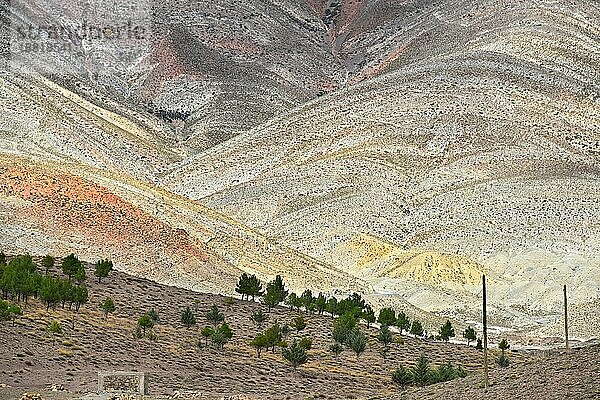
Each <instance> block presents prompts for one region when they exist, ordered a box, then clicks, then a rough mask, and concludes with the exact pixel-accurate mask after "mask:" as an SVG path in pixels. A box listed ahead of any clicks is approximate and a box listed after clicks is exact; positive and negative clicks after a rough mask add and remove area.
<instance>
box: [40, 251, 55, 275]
mask: <svg viewBox="0 0 600 400" xmlns="http://www.w3.org/2000/svg"><path fill="white" fill-rule="evenodd" d="M54 262H55V259H54V257H52V256H51V255H50V254H48V255H45V256H44V258H42V267H44V270H45V271H46V275H48V272H49V271H50V268H53V267H54Z"/></svg>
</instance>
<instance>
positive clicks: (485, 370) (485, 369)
mask: <svg viewBox="0 0 600 400" xmlns="http://www.w3.org/2000/svg"><path fill="white" fill-rule="evenodd" d="M482 281H483V374H484V381H483V386H484V387H485V388H487V387H488V384H489V377H488V346H487V345H488V343H487V304H486V302H487V300H486V293H485V275H483V277H482Z"/></svg>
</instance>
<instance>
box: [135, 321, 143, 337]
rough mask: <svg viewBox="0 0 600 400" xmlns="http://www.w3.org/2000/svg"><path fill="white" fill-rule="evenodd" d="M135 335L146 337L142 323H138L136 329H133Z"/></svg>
mask: <svg viewBox="0 0 600 400" xmlns="http://www.w3.org/2000/svg"><path fill="white" fill-rule="evenodd" d="M133 337H134V338H135V339H141V338H143V337H144V334H143V333H142V327H141V326H140V324H137V325H136V326H135V330H134V331H133Z"/></svg>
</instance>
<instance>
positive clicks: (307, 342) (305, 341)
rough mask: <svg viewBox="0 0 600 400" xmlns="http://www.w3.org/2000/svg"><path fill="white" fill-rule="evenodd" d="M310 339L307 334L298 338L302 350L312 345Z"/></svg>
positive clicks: (308, 348)
mask: <svg viewBox="0 0 600 400" xmlns="http://www.w3.org/2000/svg"><path fill="white" fill-rule="evenodd" d="M312 342H313V341H312V339H311V338H309V337H308V336H304V337H303V338H302V339H300V341H299V342H298V346H300V347H302V348H303V349H304V350H310V349H311V347H312Z"/></svg>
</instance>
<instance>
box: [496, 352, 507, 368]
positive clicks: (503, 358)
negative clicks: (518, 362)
mask: <svg viewBox="0 0 600 400" xmlns="http://www.w3.org/2000/svg"><path fill="white" fill-rule="evenodd" d="M496 364H498V366H500V367H502V368H505V367H508V366H509V364H510V361H509V360H508V357H507V356H506V354H504V353H502V354H500V356H499V357H498V359H497V360H496Z"/></svg>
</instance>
